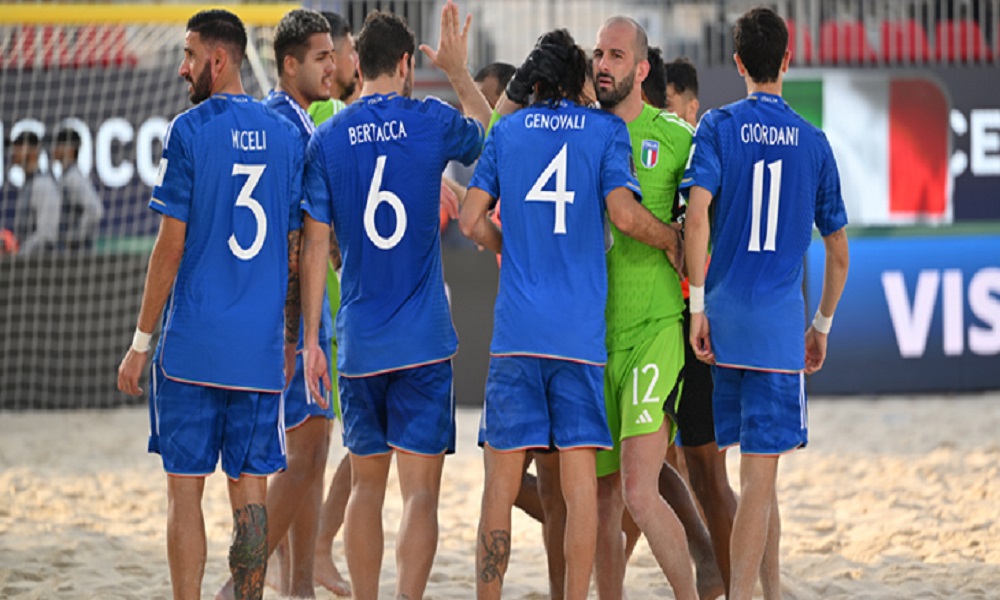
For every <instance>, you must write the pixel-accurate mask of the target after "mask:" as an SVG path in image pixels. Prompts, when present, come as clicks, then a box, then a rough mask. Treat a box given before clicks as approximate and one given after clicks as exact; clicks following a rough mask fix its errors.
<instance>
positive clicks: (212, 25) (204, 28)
mask: <svg viewBox="0 0 1000 600" xmlns="http://www.w3.org/2000/svg"><path fill="white" fill-rule="evenodd" d="M187 30H188V31H190V32H193V33H197V34H198V36H199V37H201V39H202V41H203V42H206V43H213V42H214V43H218V44H224V45H226V46H228V47H229V49H230V50H231V54H232V57H233V58H234V59H235V60H236V61H237V62H243V57H244V56H245V55H246V53H247V29H246V27H244V26H243V21H240V18H239V17H237V16H236V15H234V14H233V13H231V12H229V11H228V10H225V9H222V8H212V9H209V10H203V11H201V12H198V13H195V15H194V16H193V17H191V18H190V19H188V22H187Z"/></svg>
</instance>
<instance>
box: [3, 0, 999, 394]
mask: <svg viewBox="0 0 1000 600" xmlns="http://www.w3.org/2000/svg"><path fill="white" fill-rule="evenodd" d="M756 4H760V3H759V2H742V1H738V0H729V1H723V0H717V1H696V0H689V1H684V2H681V1H659V2H656V1H643V0H632V1H617V2H598V1H590V0H543V1H537V2H531V1H526V0H525V1H522V0H491V1H487V0H476V1H472V2H463V3H461V5H460V6H461V8H462V11H463V13H464V12H465V11H470V12H471V13H472V14H473V17H474V25H473V34H472V47H471V50H470V57H469V63H470V68H472V69H473V70H475V69H478V68H479V67H480V66H482V65H484V64H486V63H488V62H491V61H494V60H503V61H506V62H511V63H514V64H518V63H519V62H520V60H521V59H522V58H523V57H524V55H525V54H526V53H527V51H528V49H529V48H530V47H531V45H532V44H533V42H534V39H535V38H536V37H537V36H538V35H539V34H540V33H542V32H544V31H546V30H548V29H551V28H553V27H566V28H568V29H569V30H570V31H571V32H572V33H573V34H574V36H575V37H576V38H577V41H578V42H579V43H580V44H581V45H583V46H584V47H589V45H590V44H591V43H592V40H593V36H594V33H595V32H596V30H597V28H598V27H599V25H600V23H601V22H602V21H603V20H604V19H605V18H607V17H608V16H611V15H614V14H628V15H631V16H633V17H635V18H636V19H638V20H639V21H640V22H641V23H642V24H643V25H644V26H645V27H646V29H647V31H648V32H649V36H650V42H651V44H653V45H656V46H659V47H661V48H662V49H663V51H664V55H665V56H666V57H667V58H668V60H669V59H671V58H673V57H675V56H681V55H686V56H689V57H690V58H691V59H692V60H693V61H694V62H695V64H696V65H697V66H698V68H699V76H700V80H701V94H700V95H701V103H702V107H703V108H710V107H713V106H718V105H721V104H724V103H727V102H731V101H734V100H737V99H739V98H740V97H742V96H743V95H744V94H745V89H744V87H743V83H742V81H741V80H740V79H739V77H738V76H737V74H736V72H735V69H734V68H733V65H732V62H731V55H732V41H731V35H730V29H731V26H732V23H733V22H734V21H735V18H736V17H737V16H738V15H739V14H741V13H742V12H743V11H744V10H746V8H748V7H750V6H752V5H756ZM765 4H770V5H772V6H775V7H776V8H777V9H778V10H779V12H780V13H781V14H782V15H783V16H785V17H786V18H788V19H789V21H790V24H791V28H790V29H791V33H792V40H791V46H792V49H793V69H792V72H791V73H790V75H789V78H788V83H787V84H786V88H785V95H786V97H787V98H788V99H789V101H790V102H791V104H792V105H793V107H795V108H796V109H797V110H799V111H800V112H801V113H802V114H803V115H805V116H806V117H807V118H809V119H810V120H811V121H812V122H814V123H815V124H817V125H819V126H822V127H823V128H824V130H825V131H826V132H827V134H828V136H829V138H830V140H831V143H832V144H833V146H834V151H835V153H836V155H837V158H838V163H839V165H840V168H841V175H842V180H843V185H844V194H845V199H846V201H847V203H848V211H849V215H850V218H851V221H852V225H851V227H850V230H849V234H850V237H851V249H852V270H851V276H850V278H849V281H848V286H847V289H846V290H845V295H844V300H843V302H842V304H841V308H840V310H839V311H838V314H837V319H836V326H835V327H834V333H833V334H832V336H831V337H832V339H831V346H830V356H829V360H828V362H827V366H826V368H825V369H824V371H823V372H822V373H820V374H818V375H816V376H814V377H812V378H810V381H809V385H810V389H811V391H812V392H813V393H823V394H858V393H865V394H871V393H900V392H905V393H919V392H952V391H954V392H959V391H971V390H983V389H1000V368H998V365H1000V361H998V358H1000V225H998V223H1000V70H998V69H997V65H998V61H1000V0H965V1H963V0H953V1H947V0H908V1H889V0H883V1H864V0H830V1H820V0H794V1H785V2H776V3H775V2H770V3H766V2H765ZM304 5H305V6H309V7H312V8H321V9H325V10H335V11H338V12H340V13H341V14H344V15H345V16H346V17H347V18H348V19H349V20H350V21H351V23H352V24H353V26H354V29H355V32H357V31H358V30H359V29H360V26H361V23H362V21H363V18H364V15H365V14H366V13H367V12H368V11H369V10H371V9H373V8H383V9H388V10H393V11H395V12H397V13H401V14H403V15H404V16H406V17H407V19H408V20H409V22H410V24H411V27H413V29H414V30H415V31H416V33H417V38H418V42H427V43H430V44H432V45H433V44H435V43H436V41H437V37H438V36H437V31H436V29H437V23H438V14H439V10H440V6H441V3H440V1H432V0H427V1H423V0H409V1H405V2H404V1H398V2H370V1H364V2H363V1H344V2H335V1H324V2H320V1H309V2H306V3H304ZM292 6H294V5H273V4H255V3H245V4H234V5H229V7H230V8H231V9H233V10H235V11H236V12H237V13H238V14H240V15H241V16H242V17H243V18H244V19H245V20H246V21H247V22H248V25H250V26H251V46H252V49H251V51H250V52H249V56H248V58H249V60H248V61H246V62H245V63H244V70H245V77H244V82H245V84H246V86H247V90H248V92H249V93H250V94H252V95H254V96H257V97H260V96H262V95H263V94H264V93H266V91H267V89H269V88H270V86H271V85H272V84H273V82H274V77H275V73H274V69H273V58H272V57H271V51H270V42H271V31H272V26H273V24H274V23H276V22H277V19H278V18H280V16H281V14H283V13H284V12H285V11H286V10H288V9H289V8H291V7H292ZM199 7H200V6H198V5H193V4H186V5H183V4H182V5H178V4H169V5H167V4H100V5H98V4H54V3H48V2H41V3H15V4H0V143H2V148H0V229H3V228H10V227H11V223H12V220H13V216H14V207H15V204H16V199H17V196H18V193H19V191H20V186H21V185H22V183H23V178H24V177H23V173H21V172H20V169H19V167H16V166H12V165H11V164H10V151H9V142H10V140H11V139H13V138H14V137H16V136H17V135H18V134H19V133H20V132H21V131H24V130H29V131H34V132H36V133H37V134H39V135H40V136H41V137H43V139H44V140H45V147H46V148H48V147H50V141H51V136H52V134H53V133H54V132H55V131H56V130H57V129H58V128H60V127H63V126H69V127H73V128H74V129H76V130H77V131H78V132H79V133H80V134H81V136H82V138H83V142H84V143H83V147H82V148H81V159H80V164H81V169H82V170H83V171H84V173H86V174H88V175H89V176H90V178H91V180H92V181H93V183H94V185H95V186H96V188H97V190H98V192H99V194H100V195H101V197H102V199H103V201H104V206H105V217H104V221H103V222H102V224H101V228H100V232H99V237H98V239H96V240H95V242H94V244H93V247H92V248H90V249H88V250H87V251H84V252H74V253H66V252H54V253H50V254H48V255H44V256H16V255H15V256H0V408H2V409H15V410H20V409H36V408H58V407H110V406H118V405H122V404H128V403H136V402H139V403H141V402H143V401H144V400H142V399H139V400H135V399H130V398H128V397H126V396H124V395H122V394H120V393H118V392H117V391H116V390H115V388H114V385H115V370H116V368H117V364H118V361H119V360H120V358H121V355H122V353H123V352H124V350H125V348H126V346H127V344H128V342H129V340H130V335H131V332H132V330H133V328H134V324H135V315H136V314H137V310H138V304H139V301H140V296H141V292H142V284H143V279H144V276H145V270H146V261H147V260H148V252H149V248H150V247H151V244H152V236H153V234H154V233H155V231H156V226H157V219H156V217H155V215H154V214H153V213H152V212H151V211H149V210H147V209H146V202H147V200H148V195H149V190H150V185H151V184H152V181H153V179H154V178H155V172H156V168H157V164H158V160H159V154H160V151H161V142H162V136H163V133H164V131H165V129H166V126H167V124H168V123H169V120H170V119H171V118H172V117H173V116H174V115H175V114H177V113H178V112H180V111H182V110H184V109H185V108H186V107H187V106H188V101H187V97H186V96H187V94H186V86H185V85H183V83H182V82H181V81H180V80H179V78H178V77H177V75H176V70H177V65H178V64H179V61H180V58H181V56H182V42H183V23H184V21H185V20H186V19H187V17H188V16H190V14H192V13H193V12H194V11H195V10H197V8H199ZM428 93H431V94H435V95H440V96H443V97H445V98H449V97H450V94H449V90H448V88H447V85H446V81H445V79H444V77H443V75H442V74H441V73H438V72H435V71H433V70H430V69H429V68H428V65H427V64H426V60H425V59H424V57H423V56H421V55H418V73H417V85H416V89H415V94H416V95H424V94H428ZM449 99H453V98H449ZM49 166H50V165H49V160H48V157H47V156H43V159H42V168H43V169H48V168H49ZM456 230H457V228H456V227H455V226H454V224H453V225H452V226H451V227H450V228H449V231H446V232H445V234H444V238H445V244H444V245H443V247H444V254H445V256H444V261H445V278H446V280H447V281H448V283H449V286H450V288H451V291H452V300H453V309H454V310H453V312H454V319H455V323H456V327H457V329H458V332H459V338H460V344H461V345H460V350H459V355H458V357H457V358H456V368H455V373H456V392H457V394H458V400H459V402H461V403H463V404H470V405H474V404H478V403H479V402H480V401H481V395H482V389H483V382H484V380H485V373H486V365H487V361H488V344H489V338H490V333H491V331H490V323H491V316H492V304H493V298H494V296H495V293H496V266H495V263H494V261H493V259H492V257H491V256H488V255H487V254H485V253H481V252H477V251H476V250H475V249H474V248H473V247H470V245H469V244H467V243H464V242H463V241H462V240H461V236H460V234H458V233H457V231H456ZM806 267H807V282H806V292H807V299H808V302H809V313H810V314H811V312H812V311H813V310H815V304H816V302H817V301H818V296H819V289H820V286H821V284H822V282H821V280H820V278H821V275H822V244H821V243H820V242H818V241H817V245H814V248H813V249H812V250H811V251H810V254H809V256H808V257H807V260H806ZM234 352H238V350H234Z"/></svg>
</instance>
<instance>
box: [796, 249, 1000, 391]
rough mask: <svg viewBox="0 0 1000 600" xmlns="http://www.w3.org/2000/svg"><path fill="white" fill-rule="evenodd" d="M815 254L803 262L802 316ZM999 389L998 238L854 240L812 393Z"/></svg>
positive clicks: (817, 282) (819, 254) (814, 283)
mask: <svg viewBox="0 0 1000 600" xmlns="http://www.w3.org/2000/svg"><path fill="white" fill-rule="evenodd" d="M824 256H825V254H824V251H823V242H822V240H819V239H817V240H815V241H814V242H813V244H812V247H811V248H810V249H809V252H808V254H807V257H806V261H807V262H806V279H807V283H806V298H807V302H808V306H809V313H808V314H809V315H812V314H813V313H814V312H815V311H816V306H817V304H818V303H819V298H820V294H821V292H822V287H823V262H824ZM984 389H1000V235H997V234H992V235H990V234H981V235H961V236H960V235H948V234H943V235H920V236H914V237H901V236H887V237H858V238H855V239H852V240H851V270H850V275H849V276H848V280H847V287H846V288H845V290H844V295H843V298H842V299H841V302H840V306H839V307H838V309H837V315H836V319H835V321H834V326H833V331H832V332H831V333H830V340H829V348H828V354H827V360H826V364H825V366H824V367H823V370H822V371H821V372H820V373H817V374H815V375H813V376H811V377H810V378H809V390H810V392H811V393H814V394H873V393H874V394H879V393H921V392H923V393H926V392H938V393H941V392H945V393H946V392H964V391H975V390H984Z"/></svg>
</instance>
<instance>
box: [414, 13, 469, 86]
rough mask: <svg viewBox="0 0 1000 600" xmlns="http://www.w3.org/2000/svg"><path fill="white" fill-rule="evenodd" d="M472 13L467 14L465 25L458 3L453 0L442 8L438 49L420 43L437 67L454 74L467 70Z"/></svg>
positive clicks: (422, 49) (449, 74)
mask: <svg viewBox="0 0 1000 600" xmlns="http://www.w3.org/2000/svg"><path fill="white" fill-rule="evenodd" d="M471 25H472V15H471V14H468V15H466V16H465V26H464V27H462V26H461V21H460V19H459V17H458V5H457V4H455V3H454V2H453V1H452V0H448V2H447V3H446V4H445V5H444V6H443V7H442V8H441V39H440V41H439V42H438V47H437V49H436V50H434V49H432V48H431V47H430V46H428V45H427V44H420V51H421V52H423V53H424V54H425V55H427V58H429V59H430V60H431V62H432V63H433V64H434V66H435V67H437V68H439V69H441V70H442V71H444V72H445V73H446V74H448V76H449V77H450V76H452V75H453V74H455V73H457V72H458V71H465V70H466V68H467V67H466V64H467V62H468V58H469V27H470V26H471Z"/></svg>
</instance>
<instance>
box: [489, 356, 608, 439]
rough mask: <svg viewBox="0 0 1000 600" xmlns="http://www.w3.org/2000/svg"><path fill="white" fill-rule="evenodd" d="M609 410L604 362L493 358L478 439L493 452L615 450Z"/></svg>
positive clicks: (528, 357) (514, 357) (516, 357)
mask: <svg viewBox="0 0 1000 600" xmlns="http://www.w3.org/2000/svg"><path fill="white" fill-rule="evenodd" d="M605 410H606V409H605V407H604V367H603V366H600V365H592V364H586V363H578V362H573V361H569V360H563V359H558V358H542V357H534V356H493V357H491V358H490V371H489V375H488V376H487V378H486V401H485V403H484V406H483V416H482V419H481V421H480V428H479V443H480V444H489V445H490V447H491V448H493V449H494V450H522V449H531V448H550V447H555V448H556V449H559V450H568V449H571V448H606V449H607V448H611V447H612V441H611V432H610V431H609V430H608V420H607V416H606V415H607V413H606V412H605Z"/></svg>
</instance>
